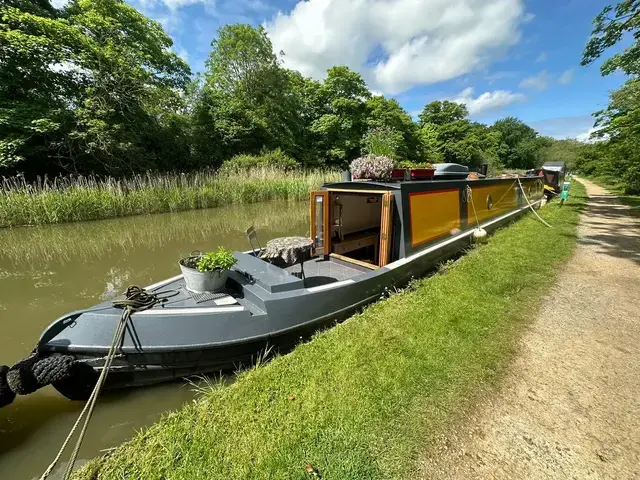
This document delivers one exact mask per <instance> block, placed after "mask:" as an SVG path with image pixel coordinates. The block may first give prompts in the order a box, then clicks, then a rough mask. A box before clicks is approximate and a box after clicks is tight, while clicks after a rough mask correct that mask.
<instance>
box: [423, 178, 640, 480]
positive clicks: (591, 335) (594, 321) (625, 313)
mask: <svg viewBox="0 0 640 480" xmlns="http://www.w3.org/2000/svg"><path fill="white" fill-rule="evenodd" d="M580 181H581V182H582V183H584V185H585V186H586V188H587V193H588V194H589V197H590V198H589V202H588V207H587V210H586V212H585V213H584V214H583V215H582V218H581V223H580V226H579V230H578V233H579V245H578V248H577V249H576V252H575V254H574V256H573V257H572V259H571V260H570V261H569V263H568V264H567V265H566V267H565V269H564V271H563V272H562V273H561V274H560V277H559V279H558V282H557V284H556V285H555V287H554V288H553V289H552V291H551V293H550V294H549V295H548V296H547V297H546V298H545V299H543V302H544V306H543V308H542V311H541V312H540V315H539V317H538V318H537V319H536V320H535V321H534V323H533V324H532V325H531V327H530V328H529V330H528V331H527V332H526V333H525V334H524V336H523V338H522V342H521V349H520V350H521V352H520V354H519V355H518V358H517V359H516V360H515V361H514V364H513V366H512V370H511V371H510V373H509V374H508V376H507V378H506V379H505V382H504V385H503V387H502V389H501V391H500V392H499V393H497V394H494V395H491V396H490V397H489V398H488V399H487V400H486V401H483V402H482V404H481V405H480V406H479V407H478V408H477V409H476V410H475V411H474V412H472V413H471V414H469V415H468V416H466V417H465V418H464V419H462V421H461V422H460V423H459V425H458V427H457V429H456V431H455V432H454V433H452V434H450V435H449V436H448V437H447V438H443V439H442V441H441V442H439V443H438V446H437V447H436V448H434V449H432V451H431V452H429V454H428V456H426V457H425V458H424V459H423V462H422V471H421V477H422V478H424V479H465V480H468V479H569V478H575V479H640V221H639V220H638V219H634V218H633V217H630V216H628V215H627V212H625V210H626V209H627V208H628V207H625V206H623V205H621V204H620V203H619V202H618V201H617V200H616V198H615V197H614V196H612V195H610V194H608V193H607V191H606V190H604V189H602V188H600V187H598V186H597V185H595V184H593V183H591V182H589V181H586V180H580Z"/></svg>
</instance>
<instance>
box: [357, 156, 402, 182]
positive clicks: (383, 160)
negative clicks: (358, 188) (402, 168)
mask: <svg viewBox="0 0 640 480" xmlns="http://www.w3.org/2000/svg"><path fill="white" fill-rule="evenodd" d="M349 168H350V169H351V173H352V174H353V176H354V177H355V178H361V179H365V178H370V179H372V180H389V179H390V178H391V173H392V172H393V160H391V159H390V158H389V157H382V156H380V157H377V156H374V155H367V156H366V157H360V158H356V159H355V160H354V161H353V162H351V165H350V166H349Z"/></svg>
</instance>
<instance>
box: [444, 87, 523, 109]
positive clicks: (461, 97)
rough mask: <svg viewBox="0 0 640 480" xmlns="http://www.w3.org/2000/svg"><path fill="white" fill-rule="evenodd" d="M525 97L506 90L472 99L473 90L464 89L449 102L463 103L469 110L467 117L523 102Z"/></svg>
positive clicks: (486, 93) (487, 93)
mask: <svg viewBox="0 0 640 480" xmlns="http://www.w3.org/2000/svg"><path fill="white" fill-rule="evenodd" d="M524 100H526V97H525V96H524V95H523V94H521V93H514V92H510V91H508V90H494V91H492V92H484V93H483V94H481V95H479V96H478V97H476V98H473V88H472V87H469V88H465V89H464V90H463V91H462V92H460V93H459V94H458V95H456V96H455V97H453V98H452V99H451V101H453V102H456V103H464V104H465V105H466V106H467V110H469V115H475V114H478V113H481V112H485V111H487V110H493V109H495V108H500V107H506V106H507V105H511V104H512V103H518V102H523V101H524Z"/></svg>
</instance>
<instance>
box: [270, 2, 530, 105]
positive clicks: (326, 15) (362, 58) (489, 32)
mask: <svg viewBox="0 0 640 480" xmlns="http://www.w3.org/2000/svg"><path fill="white" fill-rule="evenodd" d="M525 17H526V15H525V11H524V4H523V1H522V0H490V1H487V0H430V1H429V0H397V1H396V2H393V3H391V2H389V1H388V0H354V1H345V0H309V1H300V2H299V3H298V4H297V5H296V6H295V8H294V9H293V10H292V11H291V12H290V13H282V12H280V13H278V14H277V15H276V16H275V17H274V18H273V19H272V21H271V22H268V23H267V25H266V27H267V30H268V32H269V35H270V37H271V40H272V42H273V44H274V49H275V51H280V50H282V51H284V52H285V57H284V62H285V65H286V66H287V67H289V68H294V69H297V70H299V71H300V72H301V73H303V74H304V75H308V76H311V77H313V78H317V79H321V78H323V77H324V75H325V72H326V70H327V69H328V68H330V67H332V66H334V65H347V66H349V67H350V68H352V69H354V70H356V71H359V72H361V73H362V74H363V75H364V76H365V78H366V79H367V80H368V81H369V83H371V84H372V85H373V87H374V88H376V89H379V90H383V91H385V92H386V93H398V92H401V91H403V90H406V89H408V88H411V87H412V86H414V85H418V84H431V83H436V82H441V81H445V80H450V79H452V78H455V77H458V76H461V75H463V74H466V73H469V72H471V71H473V70H476V69H479V68H482V67H485V66H486V65H488V64H490V63H491V61H492V60H494V59H495V58H496V57H497V56H499V55H500V54H502V53H503V52H504V51H505V50H506V49H507V48H508V47H510V46H512V45H515V44H516V43H517V42H518V41H519V39H520V30H519V27H520V25H521V24H522V23H523V22H524V21H525V20H526V18H525Z"/></svg>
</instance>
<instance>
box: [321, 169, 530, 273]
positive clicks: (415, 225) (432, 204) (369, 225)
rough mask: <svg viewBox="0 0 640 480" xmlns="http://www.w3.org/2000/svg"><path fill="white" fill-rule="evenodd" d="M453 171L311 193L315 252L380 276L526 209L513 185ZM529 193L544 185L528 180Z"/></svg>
mask: <svg viewBox="0 0 640 480" xmlns="http://www.w3.org/2000/svg"><path fill="white" fill-rule="evenodd" d="M455 167H457V168H453V167H449V168H450V169H451V168H453V170H450V171H449V173H448V175H437V173H436V175H434V177H433V180H408V181H397V182H371V181H351V182H339V183H331V184H326V185H324V186H323V187H322V189H321V190H317V191H313V192H311V197H310V212H309V213H310V220H311V238H312V239H314V241H315V247H316V254H317V255H318V256H322V257H325V258H327V257H329V258H332V259H337V260H340V261H341V262H346V263H349V264H355V265H358V266H359V267H364V268H367V269H372V270H375V269H378V268H380V267H384V266H386V265H387V264H389V263H391V262H393V261H395V260H398V259H401V258H404V257H407V256H409V255H412V254H413V253H416V252H418V251H421V250H423V249H424V248H425V247H428V246H429V244H431V243H435V242H438V241H441V240H443V239H444V238H445V237H447V236H450V235H453V234H455V233H459V232H461V231H463V230H468V229H469V228H472V227H474V226H475V223H476V222H482V221H484V220H487V219H490V218H492V217H494V216H498V215H501V214H504V213H506V212H508V211H511V210H513V209H515V208H517V207H519V206H521V205H522V204H523V203H524V199H523V198H522V194H521V192H520V188H519V187H518V184H517V182H514V179H502V178H487V179H477V180H473V181H469V180H468V178H467V177H468V170H467V169H466V167H462V169H460V168H459V167H461V166H459V165H456V166H455ZM436 172H437V170H436ZM514 185H515V187H514ZM525 191H526V192H528V196H531V198H532V199H533V198H537V197H539V196H540V195H541V193H542V185H541V184H540V182H536V183H532V182H530V181H529V180H527V183H526V186H525Z"/></svg>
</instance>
